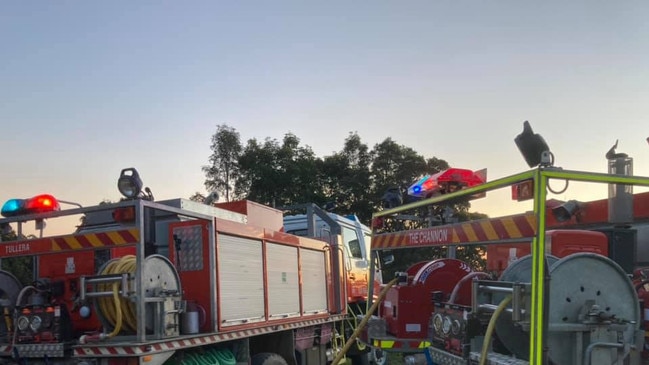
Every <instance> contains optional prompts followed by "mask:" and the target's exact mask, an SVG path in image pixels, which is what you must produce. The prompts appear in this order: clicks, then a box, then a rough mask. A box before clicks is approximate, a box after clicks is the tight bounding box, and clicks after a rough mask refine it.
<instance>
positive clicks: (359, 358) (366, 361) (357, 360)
mask: <svg viewBox="0 0 649 365" xmlns="http://www.w3.org/2000/svg"><path fill="white" fill-rule="evenodd" d="M347 357H348V358H349V359H350V360H351V361H352V365H370V356H369V353H368V352H364V353H362V354H358V355H349V356H347Z"/></svg>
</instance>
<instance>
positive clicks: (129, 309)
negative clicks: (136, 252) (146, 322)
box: [97, 255, 137, 337]
mask: <svg viewBox="0 0 649 365" xmlns="http://www.w3.org/2000/svg"><path fill="white" fill-rule="evenodd" d="M135 268H136V261H135V256H133V255H126V256H123V257H121V258H119V259H113V260H110V261H109V262H108V263H107V264H106V266H105V267H104V269H103V270H102V271H101V272H100V273H99V274H100V275H114V274H120V275H121V274H132V275H133V274H135ZM119 286H120V283H119V282H113V283H101V284H97V288H98V290H99V291H112V293H113V295H112V296H111V297H100V298H97V305H98V308H99V311H100V312H101V314H102V315H103V316H104V318H105V319H106V321H107V322H108V323H109V324H110V325H111V326H112V327H113V331H112V332H111V333H109V334H108V337H113V336H116V335H117V334H118V333H119V332H120V331H121V330H122V327H124V328H125V329H126V330H128V331H136V328H137V317H136V316H135V307H134V305H133V303H132V302H131V301H130V300H128V298H124V297H123V296H120V295H119ZM122 290H126V288H122Z"/></svg>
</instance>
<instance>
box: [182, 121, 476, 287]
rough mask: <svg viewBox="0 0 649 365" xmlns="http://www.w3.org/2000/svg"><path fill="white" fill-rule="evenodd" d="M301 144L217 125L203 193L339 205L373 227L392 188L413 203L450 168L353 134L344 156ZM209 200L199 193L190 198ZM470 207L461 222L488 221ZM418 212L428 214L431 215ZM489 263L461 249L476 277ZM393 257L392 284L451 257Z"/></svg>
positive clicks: (472, 249) (440, 250)
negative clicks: (415, 267) (417, 267)
mask: <svg viewBox="0 0 649 365" xmlns="http://www.w3.org/2000/svg"><path fill="white" fill-rule="evenodd" d="M300 142H301V141H300V139H299V138H298V137H297V136H296V135H294V134H293V133H290V132H289V133H286V134H285V135H284V138H283V139H282V140H281V141H279V140H277V139H273V138H269V137H268V138H266V139H264V140H263V141H259V140H257V139H256V138H252V139H249V140H248V141H247V142H245V143H243V142H242V141H241V137H240V135H239V132H237V130H236V129H234V128H233V127H230V126H228V125H225V124H222V125H219V126H217V128H216V132H215V133H214V134H213V135H212V139H211V150H212V154H211V156H210V157H209V165H206V166H204V167H203V172H204V173H205V175H206V180H205V187H206V188H207V191H208V192H210V193H214V192H216V193H218V194H219V195H220V196H221V200H226V201H231V200H236V199H249V200H252V201H255V202H258V203H261V204H266V205H269V206H273V207H277V208H282V207H286V206H291V205H296V204H303V203H315V204H318V205H320V206H328V207H332V206H335V208H333V211H334V212H335V213H338V214H341V215H346V214H356V215H357V216H358V217H359V219H360V220H361V222H363V223H365V224H367V225H369V223H370V219H371V217H372V213H373V212H375V211H377V210H379V209H381V207H382V200H383V197H384V195H385V194H386V191H387V190H388V189H391V190H392V191H395V190H396V191H399V192H400V193H401V197H402V199H403V201H404V203H407V202H408V201H409V199H410V198H409V197H408V196H407V195H406V194H405V192H406V189H407V188H408V187H409V186H410V185H412V184H413V183H414V182H416V181H417V180H419V179H420V178H421V177H422V176H424V175H426V174H433V173H436V172H439V171H442V170H444V169H447V168H449V165H448V163H447V162H446V161H445V160H443V159H439V158H437V157H424V156H423V155H421V154H420V153H418V152H417V151H415V150H414V149H412V148H410V147H407V146H404V145H401V144H398V143H397V142H396V141H394V140H393V139H392V138H389V137H388V138H386V139H385V140H383V141H382V142H380V143H377V144H375V145H374V146H372V148H370V147H369V146H368V145H367V144H366V143H364V142H363V141H362V140H361V137H360V136H359V135H358V133H356V132H350V133H349V135H348V136H347V138H346V139H345V140H344V142H343V144H342V149H341V150H340V151H338V152H334V153H332V154H331V155H329V156H324V157H319V156H316V155H315V153H314V152H313V150H312V149H311V147H309V146H308V145H303V144H301V143H300ZM204 198H205V195H203V194H201V193H196V194H194V196H192V199H194V200H203V199H204ZM469 206H470V205H469V203H467V202H465V203H460V204H455V205H453V206H452V210H453V216H454V217H455V218H456V219H458V220H466V219H475V218H483V217H486V216H485V215H483V214H480V213H470V212H469ZM420 213H422V214H426V212H425V210H424V212H420ZM415 214H417V212H415ZM484 256H485V250H484V247H481V246H468V247H459V248H458V249H457V253H456V257H457V258H458V259H461V260H464V261H466V262H468V263H469V264H470V265H471V266H472V267H474V268H475V269H477V270H482V269H484V267H485V260H484ZM394 257H395V262H394V265H392V266H391V267H390V268H389V269H388V272H386V273H384V274H386V277H391V274H392V273H393V272H394V271H401V270H405V269H407V268H408V267H409V266H410V265H411V264H412V263H414V262H417V261H421V260H430V259H434V258H439V257H446V248H445V247H434V248H418V249H412V250H397V251H395V252H394Z"/></svg>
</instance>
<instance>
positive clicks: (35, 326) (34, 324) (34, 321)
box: [29, 316, 43, 332]
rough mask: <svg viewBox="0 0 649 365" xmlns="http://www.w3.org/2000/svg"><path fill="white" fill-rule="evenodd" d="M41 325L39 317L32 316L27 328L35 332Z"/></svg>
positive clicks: (41, 321)
mask: <svg viewBox="0 0 649 365" xmlns="http://www.w3.org/2000/svg"><path fill="white" fill-rule="evenodd" d="M41 323H43V320H42V319H41V316H33V317H32V321H31V323H29V328H31V329H32V331H34V332H36V331H38V330H39V329H40V328H41Z"/></svg>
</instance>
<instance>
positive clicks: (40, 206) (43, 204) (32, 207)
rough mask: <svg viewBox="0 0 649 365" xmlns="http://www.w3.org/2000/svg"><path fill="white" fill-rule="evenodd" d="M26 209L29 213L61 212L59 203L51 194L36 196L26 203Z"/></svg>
mask: <svg viewBox="0 0 649 365" xmlns="http://www.w3.org/2000/svg"><path fill="white" fill-rule="evenodd" d="M25 209H26V210H27V212H29V213H44V212H53V211H56V210H61V207H60V205H59V202H58V201H57V200H56V198H54V197H53V196H52V195H50V194H41V195H36V196H35V197H33V198H31V199H27V201H26V202H25Z"/></svg>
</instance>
